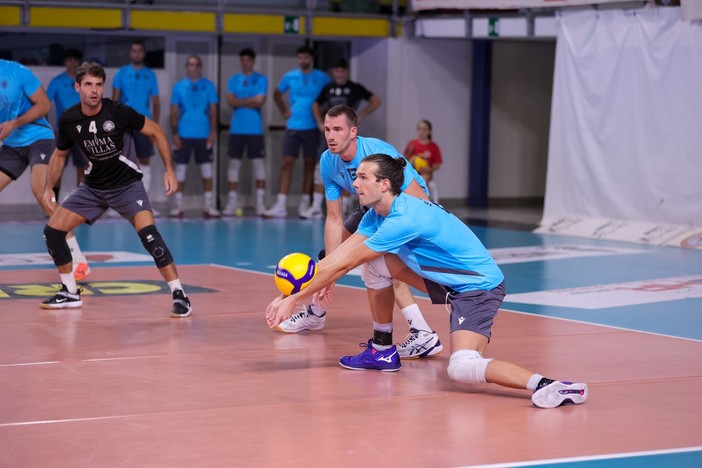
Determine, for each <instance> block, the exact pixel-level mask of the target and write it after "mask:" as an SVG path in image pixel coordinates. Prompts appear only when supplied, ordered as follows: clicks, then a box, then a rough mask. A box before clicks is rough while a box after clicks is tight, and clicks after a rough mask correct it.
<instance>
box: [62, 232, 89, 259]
mask: <svg viewBox="0 0 702 468" xmlns="http://www.w3.org/2000/svg"><path fill="white" fill-rule="evenodd" d="M66 242H67V243H68V248H69V249H71V256H72V257H73V259H74V260H78V261H81V260H85V257H84V256H83V252H81V251H80V246H79V245H78V239H76V236H71V237H66Z"/></svg>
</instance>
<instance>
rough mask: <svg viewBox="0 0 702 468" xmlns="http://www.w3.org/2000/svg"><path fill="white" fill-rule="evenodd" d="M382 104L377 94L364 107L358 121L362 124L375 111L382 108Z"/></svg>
mask: <svg viewBox="0 0 702 468" xmlns="http://www.w3.org/2000/svg"><path fill="white" fill-rule="evenodd" d="M381 103H382V102H381V101H380V98H379V97H378V96H376V95H375V94H374V95H372V96H371V97H370V100H369V101H368V105H367V106H366V107H364V108H363V109H362V110H361V111H360V112H359V113H358V121H359V122H361V121H362V120H364V119H365V118H366V117H368V116H369V115H371V114H372V113H373V112H375V110H376V109H377V108H378V107H380V104H381Z"/></svg>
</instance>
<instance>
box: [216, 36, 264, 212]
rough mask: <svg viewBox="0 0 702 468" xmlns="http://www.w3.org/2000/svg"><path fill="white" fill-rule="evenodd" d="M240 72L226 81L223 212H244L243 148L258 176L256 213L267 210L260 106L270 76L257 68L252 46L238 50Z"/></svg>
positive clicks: (256, 177) (262, 102)
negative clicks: (225, 193)
mask: <svg viewBox="0 0 702 468" xmlns="http://www.w3.org/2000/svg"><path fill="white" fill-rule="evenodd" d="M239 63H240V64H241V73H237V74H235V75H232V76H231V77H230V78H229V81H228V82H227V103H228V104H229V106H230V107H231V108H232V120H231V125H230V127H229V147H228V148H229V150H228V155H229V168H228V170H227V180H228V190H229V194H228V201H227V206H226V207H225V208H224V212H223V213H222V214H223V215H224V216H234V215H237V216H240V215H242V214H243V210H242V207H241V204H240V202H239V171H240V169H241V160H242V158H243V157H244V151H246V154H247V156H248V158H249V160H250V161H251V166H252V168H253V173H254V177H255V179H256V215H257V216H261V215H262V214H263V213H264V212H265V211H266V205H265V197H266V166H265V161H264V158H265V157H266V145H265V142H264V139H263V117H262V115H261V108H262V107H263V104H264V103H265V102H266V95H267V94H268V78H267V77H266V76H265V75H263V74H261V73H259V72H257V71H255V70H254V63H256V53H255V52H254V51H253V50H252V49H249V48H245V49H241V50H240V51H239Z"/></svg>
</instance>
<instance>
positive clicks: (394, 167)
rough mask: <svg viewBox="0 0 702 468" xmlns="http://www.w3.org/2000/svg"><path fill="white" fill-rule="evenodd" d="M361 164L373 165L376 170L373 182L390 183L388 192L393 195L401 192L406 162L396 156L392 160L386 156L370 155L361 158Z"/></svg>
mask: <svg viewBox="0 0 702 468" xmlns="http://www.w3.org/2000/svg"><path fill="white" fill-rule="evenodd" d="M361 162H362V163H364V162H368V163H375V164H376V165H377V166H378V169H376V171H375V180H376V181H377V182H380V181H381V180H382V179H388V180H389V181H390V192H392V194H393V195H399V194H400V192H402V184H403V183H404V182H405V166H406V165H407V160H406V159H405V158H404V157H402V156H398V157H396V158H393V157H392V156H389V155H387V154H380V153H376V154H371V155H370V156H366V157H365V158H363V161H361Z"/></svg>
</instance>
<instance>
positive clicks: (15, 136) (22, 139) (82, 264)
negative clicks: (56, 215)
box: [0, 60, 90, 281]
mask: <svg viewBox="0 0 702 468" xmlns="http://www.w3.org/2000/svg"><path fill="white" fill-rule="evenodd" d="M74 89H75V88H74ZM50 108H51V102H50V101H49V98H48V97H46V92H45V91H44V88H43V87H42V85H41V82H40V81H39V79H38V78H37V77H36V76H34V73H32V71H31V70H30V69H29V68H27V67H24V66H22V65H20V64H19V63H17V62H12V61H9V60H0V192H2V191H3V189H4V188H5V187H7V186H8V185H10V183H12V182H13V181H15V180H17V179H19V177H20V176H21V175H22V174H23V173H24V171H25V170H26V169H27V167H29V168H30V169H29V170H30V173H31V179H30V180H31V182H30V183H31V187H32V194H33V195H34V198H36V200H37V203H39V206H41V207H42V208H44V205H43V204H42V197H43V196H44V188H45V184H46V178H47V174H48V172H49V170H48V164H49V159H50V158H51V155H52V153H53V152H54V149H56V140H55V139H54V132H53V131H52V129H51V125H49V122H48V121H47V120H46V117H44V116H45V115H46V113H47V112H49V109H50ZM55 200H56V198H55V197H54V201H55ZM44 211H46V210H44ZM47 214H49V213H48V212H47ZM66 242H67V243H68V247H69V249H70V251H71V256H72V259H73V266H72V268H73V276H74V278H75V279H76V281H81V280H84V279H85V277H86V276H88V274H90V266H89V265H88V261H87V260H86V259H85V257H84V256H83V253H82V252H81V251H80V247H79V246H78V240H77V239H76V238H75V236H74V235H73V232H69V233H68V235H67V237H66Z"/></svg>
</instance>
